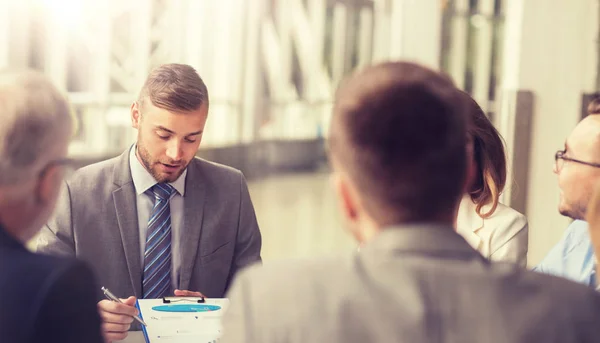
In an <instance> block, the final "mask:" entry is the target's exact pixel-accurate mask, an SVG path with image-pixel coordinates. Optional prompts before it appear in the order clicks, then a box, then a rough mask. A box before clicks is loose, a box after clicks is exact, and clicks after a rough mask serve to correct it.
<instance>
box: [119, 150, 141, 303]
mask: <svg viewBox="0 0 600 343" xmlns="http://www.w3.org/2000/svg"><path fill="white" fill-rule="evenodd" d="M113 179H114V183H115V185H116V186H117V187H118V188H117V189H115V190H114V191H113V200H114V204H115V211H116V214H117V221H118V223H119V230H120V231H121V242H122V243H123V250H124V251H125V258H126V260H127V268H128V269H129V277H130V279H131V285H132V287H133V290H134V293H135V294H134V295H135V296H136V297H138V298H140V297H141V296H142V269H141V262H140V259H141V252H140V232H139V226H138V220H137V207H136V206H137V205H136V203H137V201H136V193H135V186H134V184H133V180H132V178H131V170H130V168H129V149H128V150H127V151H126V152H125V153H124V154H123V155H121V158H120V159H119V162H118V163H117V165H116V166H115V170H114V174H113Z"/></svg>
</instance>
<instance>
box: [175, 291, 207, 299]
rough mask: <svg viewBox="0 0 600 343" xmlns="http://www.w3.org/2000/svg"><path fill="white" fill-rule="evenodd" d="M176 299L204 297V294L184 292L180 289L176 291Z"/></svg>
mask: <svg viewBox="0 0 600 343" xmlns="http://www.w3.org/2000/svg"><path fill="white" fill-rule="evenodd" d="M175 296H176V297H204V294H202V293H200V292H192V291H182V290H180V289H176V290H175Z"/></svg>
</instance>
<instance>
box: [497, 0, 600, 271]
mask: <svg viewBox="0 0 600 343" xmlns="http://www.w3.org/2000/svg"><path fill="white" fill-rule="evenodd" d="M506 5H507V7H506V32H505V39H504V57H503V60H504V63H505V64H504V67H503V74H502V77H501V79H502V85H501V94H500V95H501V98H502V101H501V108H500V112H499V113H500V118H499V123H500V125H499V129H500V131H501V133H502V134H503V135H504V134H505V133H508V134H507V135H506V136H505V138H507V147H508V152H509V156H512V151H513V150H514V149H518V148H519V147H520V146H521V143H520V142H519V140H520V139H529V140H530V141H531V142H532V144H531V151H530V156H531V158H530V160H529V161H528V163H529V165H530V166H531V169H530V171H529V174H530V175H532V176H535V177H530V178H529V180H528V183H527V184H524V185H523V184H520V185H516V186H517V187H518V188H519V191H520V192H525V195H526V199H527V202H526V209H525V211H526V213H525V214H526V215H527V217H528V219H529V228H530V230H529V234H530V238H529V242H530V249H529V263H530V264H536V263H537V262H539V261H540V260H541V259H542V258H543V256H544V255H545V254H546V253H547V251H548V250H549V249H550V248H551V247H552V246H553V245H554V244H555V243H556V242H557V241H558V239H559V238H560V236H561V234H562V232H563V230H564V229H565V228H566V226H567V225H568V223H569V219H567V218H565V217H562V216H561V215H560V214H559V213H558V211H557V205H558V199H559V192H558V186H557V183H556V176H555V175H553V173H552V163H553V155H554V152H555V151H556V150H558V149H561V148H562V147H563V144H564V140H565V138H566V137H567V136H568V135H569V133H570V131H571V130H572V129H573V128H574V126H575V125H576V124H577V122H578V121H579V109H580V106H581V105H580V101H581V94H582V93H583V92H588V91H590V90H593V86H594V76H595V74H596V68H595V58H596V54H594V53H593V51H594V50H595V40H596V33H597V28H598V17H597V1H595V0H580V1H559V0H555V1H547V0H527V1H522V0H508V1H507V3H506ZM540 13H544V15H540ZM518 90H529V91H532V92H533V94H534V105H533V108H534V110H533V118H532V119H533V126H532V127H533V128H532V130H531V132H530V135H531V136H530V137H518V136H516V135H511V132H515V128H516V125H517V124H518V119H519V118H518V117H517V115H518V109H517V108H516V106H515V104H516V98H515V94H516V93H517V91H518ZM509 162H510V163H511V164H514V165H516V164H518V163H522V162H521V161H514V160H513V161H509ZM508 185H509V186H510V182H509V183H508ZM509 191H510V190H509Z"/></svg>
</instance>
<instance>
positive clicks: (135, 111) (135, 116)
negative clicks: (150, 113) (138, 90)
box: [130, 101, 142, 129]
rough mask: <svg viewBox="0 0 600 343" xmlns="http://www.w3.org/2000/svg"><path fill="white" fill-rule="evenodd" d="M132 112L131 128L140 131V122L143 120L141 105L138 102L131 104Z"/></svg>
mask: <svg viewBox="0 0 600 343" xmlns="http://www.w3.org/2000/svg"><path fill="white" fill-rule="evenodd" d="M130 112H131V126H132V127H133V128H134V129H139V127H140V120H141V119H142V114H141V113H140V105H139V104H138V102H137V101H134V102H133V103H132V104H131V108H130Z"/></svg>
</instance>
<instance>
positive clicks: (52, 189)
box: [35, 166, 62, 205]
mask: <svg viewBox="0 0 600 343" xmlns="http://www.w3.org/2000/svg"><path fill="white" fill-rule="evenodd" d="M61 180H62V174H61V170H60V168H59V167H57V166H55V167H52V168H50V169H48V170H47V171H46V172H45V173H43V174H42V175H41V176H40V178H39V179H38V183H37V187H36V192H35V194H36V201H37V202H38V204H41V205H46V204H48V203H49V202H52V201H53V199H55V198H56V194H57V193H58V192H59V191H60V182H61Z"/></svg>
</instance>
